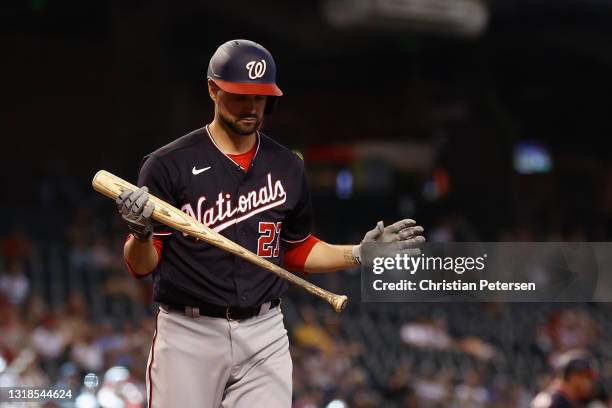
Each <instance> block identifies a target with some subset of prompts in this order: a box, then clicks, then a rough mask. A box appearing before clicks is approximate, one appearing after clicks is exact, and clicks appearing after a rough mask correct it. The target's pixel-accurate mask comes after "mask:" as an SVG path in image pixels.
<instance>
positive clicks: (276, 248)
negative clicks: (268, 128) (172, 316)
mask: <svg viewBox="0 0 612 408" xmlns="http://www.w3.org/2000/svg"><path fill="white" fill-rule="evenodd" d="M256 143H257V148H256V149H257V150H256V152H255V156H254V157H253V160H252V162H251V167H250V168H249V169H248V171H247V172H245V171H244V170H243V169H242V168H241V167H240V166H239V165H238V164H237V163H235V162H234V161H233V160H232V159H231V158H230V157H229V156H227V155H226V154H225V153H223V152H222V151H221V150H220V149H219V147H218V146H217V145H216V144H215V141H214V139H213V138H212V137H211V135H210V133H209V131H208V126H206V127H204V128H201V129H198V130H195V131H193V132H191V133H189V134H187V135H185V136H183V137H181V138H179V139H177V140H175V141H174V142H172V143H170V144H168V145H166V146H164V147H162V148H160V149H158V150H156V151H155V152H153V153H151V154H149V155H147V156H145V157H144V159H143V162H142V164H141V166H140V171H139V177H138V185H139V186H147V187H148V188H149V192H150V193H151V194H153V195H155V196H156V197H158V198H160V199H162V200H164V201H166V202H168V203H170V204H172V205H173V206H175V207H177V208H180V209H181V210H182V211H183V212H185V213H187V214H189V215H191V216H193V217H194V218H196V219H197V220H199V221H200V222H202V223H204V224H206V225H207V226H208V227H209V228H211V229H213V230H214V231H216V232H218V233H220V234H222V235H224V236H226V237H227V238H229V239H230V240H232V241H234V242H236V243H237V244H239V245H241V246H243V247H244V248H246V249H248V250H249V251H251V252H254V253H256V254H258V255H259V256H262V257H264V258H266V259H267V260H269V261H270V262H272V263H274V264H277V265H281V264H282V260H283V252H284V247H285V246H286V244H287V243H297V242H300V241H303V240H305V239H307V238H308V236H309V235H310V229H311V222H312V208H311V204H310V194H309V191H308V187H307V185H306V180H305V177H304V163H303V161H302V160H301V159H300V158H299V157H298V156H297V155H296V154H295V153H293V152H292V151H290V150H288V149H287V148H285V147H283V146H281V145H280V144H278V143H276V142H275V141H273V140H272V139H270V138H269V137H267V136H266V135H264V134H263V133H261V132H258V133H257V141H256ZM154 228H155V232H154V234H155V235H156V236H157V237H160V238H162V239H163V241H164V250H163V254H162V257H161V260H160V263H159V265H158V266H157V268H156V269H155V270H154V271H153V280H154V284H155V291H154V298H155V300H156V301H158V302H161V303H179V304H197V302H198V301H204V302H208V303H213V304H217V305H221V306H242V307H245V306H257V305H260V304H262V303H263V302H266V301H268V300H272V299H275V298H278V297H280V296H281V295H282V294H283V293H284V292H285V291H286V289H287V283H286V281H285V280H283V279H281V278H279V277H277V276H276V275H274V274H273V273H271V272H269V271H267V270H265V269H262V268H260V267H258V266H256V265H253V264H251V263H249V262H247V261H245V260H242V259H241V258H239V257H237V256H235V255H232V254H230V253H228V252H226V251H223V250H221V249H218V248H216V247H214V246H212V245H210V244H208V243H206V242H203V241H198V240H196V239H194V238H192V237H189V236H186V235H184V234H183V233H180V232H178V231H175V230H172V229H171V228H169V227H166V226H164V225H162V224H159V223H154Z"/></svg>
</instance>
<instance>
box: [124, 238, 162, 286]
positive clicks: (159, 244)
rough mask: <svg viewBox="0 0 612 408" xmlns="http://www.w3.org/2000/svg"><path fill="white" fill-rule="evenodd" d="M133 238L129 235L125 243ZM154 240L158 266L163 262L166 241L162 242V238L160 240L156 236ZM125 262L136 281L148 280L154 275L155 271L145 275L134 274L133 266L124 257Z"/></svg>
mask: <svg viewBox="0 0 612 408" xmlns="http://www.w3.org/2000/svg"><path fill="white" fill-rule="evenodd" d="M131 237H132V234H128V236H127V238H126V239H125V242H127V241H128V240H129V239H130V238H131ZM152 239H153V246H154V247H155V251H157V265H159V261H160V260H161V257H162V250H163V249H164V241H162V239H161V238H158V237H156V236H153V238H152ZM123 262H125V266H126V267H127V270H128V272H130V274H131V275H132V276H133V277H134V278H136V279H142V278H146V277H147V276H149V275H150V274H151V273H153V271H151V272H149V273H147V274H144V275H140V274H137V273H136V272H134V269H133V268H132V265H130V263H129V262H128V260H127V259H126V258H125V257H123ZM156 267H157V266H156ZM153 270H155V269H153Z"/></svg>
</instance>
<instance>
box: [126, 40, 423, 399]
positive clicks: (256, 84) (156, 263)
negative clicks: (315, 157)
mask: <svg viewBox="0 0 612 408" xmlns="http://www.w3.org/2000/svg"><path fill="white" fill-rule="evenodd" d="M207 76H208V92H209V95H210V98H211V99H212V100H213V102H214V104H215V115H214V118H213V120H212V122H211V123H209V124H207V125H206V126H204V127H203V128H201V129H197V130H194V131H193V132H191V133H189V134H187V135H185V136H183V137H180V138H178V139H176V140H175V141H173V142H172V143H170V144H168V145H166V146H164V147H161V148H160V149H158V150H156V151H155V152H153V153H151V154H149V155H147V156H145V157H144V159H143V161H142V163H141V166H140V171H139V176H138V185H139V186H142V187H140V188H138V189H137V190H136V191H125V192H124V193H123V194H121V195H120V196H119V198H118V199H117V205H118V209H119V212H120V214H121V216H122V217H123V219H124V220H125V222H126V223H127V225H128V227H129V229H130V231H131V234H130V235H129V236H128V239H127V241H126V243H125V247H124V258H125V261H126V264H127V267H128V269H129V270H130V272H131V273H132V274H133V275H134V276H135V277H137V278H141V277H144V276H147V275H149V274H153V281H154V298H155V300H156V301H157V302H159V303H160V308H159V311H158V314H157V320H156V322H157V323H156V330H155V334H154V335H153V342H152V346H151V350H150V355H149V361H148V365H147V388H148V403H149V407H199V408H200V407H249V408H250V407H283V408H286V407H290V406H291V391H292V383H291V371H292V363H291V357H290V355H289V342H288V338H287V331H286V330H285V327H284V325H283V315H282V312H281V308H280V304H281V300H280V299H281V297H282V295H283V294H284V293H285V291H286V289H287V283H286V282H285V281H284V280H283V279H280V278H279V277H277V276H276V275H274V274H272V273H270V272H268V271H266V270H264V269H262V268H260V267H258V266H255V265H253V264H250V263H248V262H246V261H244V260H242V259H241V258H239V257H236V256H234V255H231V254H229V253H227V252H225V251H223V250H220V249H218V248H216V247H214V246H211V245H209V244H208V243H204V242H201V241H198V240H195V239H193V238H191V237H189V236H186V235H183V234H182V233H180V232H177V231H173V230H171V229H169V228H168V227H166V226H164V225H162V224H159V223H156V222H154V221H152V220H151V218H150V217H151V214H152V212H153V208H154V207H153V203H152V202H151V203H149V205H147V202H148V197H149V196H148V192H151V193H152V194H154V195H155V196H157V197H159V198H161V199H162V200H165V201H167V202H168V203H170V204H172V205H174V206H175V207H177V208H181V210H182V211H184V212H186V213H187V214H189V215H191V216H193V217H195V218H196V219H198V220H199V221H201V222H202V223H204V224H206V225H207V226H208V227H209V228H211V229H213V230H214V231H216V232H219V233H221V234H223V235H224V236H226V237H227V238H229V239H231V240H232V241H234V242H237V243H238V244H240V245H242V246H243V247H245V248H247V249H249V250H250V251H252V252H254V253H256V254H257V255H259V256H261V257H264V258H266V259H268V260H269V261H270V262H273V263H275V264H278V265H284V266H285V267H286V268H289V269H292V270H300V271H306V272H331V271H336V270H339V269H344V268H348V267H353V266H354V265H356V264H357V263H358V262H359V256H360V245H331V244H328V243H326V242H324V241H322V240H320V239H318V238H316V237H315V236H313V235H312V234H311V223H312V210H311V204H310V194H309V191H308V186H307V185H306V181H305V177H304V163H303V161H302V160H301V159H300V158H299V157H298V156H297V155H295V154H294V153H293V152H292V151H291V150H288V149H287V148H285V147H283V146H281V145H279V144H278V143H276V142H275V141H274V140H272V139H271V138H269V137H268V136H267V135H265V134H264V133H262V132H261V131H260V128H261V126H262V122H263V119H264V114H265V113H269V112H270V111H271V109H272V107H273V105H274V102H275V98H278V97H279V96H281V95H282V92H281V90H280V89H279V87H278V86H277V85H276V66H275V63H274V60H273V58H272V55H271V54H270V53H269V52H268V51H267V50H266V49H265V48H264V47H262V46H261V45H259V44H257V43H254V42H252V41H247V40H232V41H228V42H226V43H225V44H223V45H221V46H220V47H219V48H218V49H217V51H216V52H215V53H214V55H213V56H212V58H211V60H210V63H209V66H208V73H207ZM422 232H423V228H421V227H420V226H417V225H416V224H415V222H414V221H413V220H402V221H399V222H397V223H395V224H393V225H391V226H388V227H384V225H383V223H382V222H379V223H378V224H377V225H376V227H375V228H374V229H373V230H372V231H369V232H368V233H367V234H366V235H365V238H364V241H365V242H372V241H376V242H397V243H398V244H399V247H401V248H408V247H411V246H414V245H415V244H418V243H420V242H423V241H424V238H423V237H422V236H421V235H420V234H421V233H422Z"/></svg>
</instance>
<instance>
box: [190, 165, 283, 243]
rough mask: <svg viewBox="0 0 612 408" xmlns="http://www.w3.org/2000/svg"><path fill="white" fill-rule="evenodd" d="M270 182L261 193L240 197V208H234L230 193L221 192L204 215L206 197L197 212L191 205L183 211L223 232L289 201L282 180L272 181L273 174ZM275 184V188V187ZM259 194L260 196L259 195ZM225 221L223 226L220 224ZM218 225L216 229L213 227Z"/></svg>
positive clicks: (200, 201)
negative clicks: (231, 226)
mask: <svg viewBox="0 0 612 408" xmlns="http://www.w3.org/2000/svg"><path fill="white" fill-rule="evenodd" d="M267 180H268V182H267V184H266V185H265V186H263V187H261V188H260V189H259V191H257V190H252V191H249V192H248V193H247V194H245V195H239V196H238V200H237V203H238V206H237V207H233V206H232V199H231V195H230V194H229V193H224V192H220V193H219V195H218V198H217V201H215V204H216V205H214V206H212V207H210V208H208V209H207V210H206V211H204V212H203V213H202V210H203V207H204V206H205V202H206V196H202V197H200V198H199V199H198V204H197V205H196V209H197V211H194V210H193V207H192V206H191V204H190V203H186V204H183V206H182V207H181V210H182V211H183V212H185V213H187V214H188V215H190V216H192V217H194V218H195V219H197V220H198V221H200V222H201V223H203V224H204V225H206V226H207V227H209V228H212V229H213V231H215V232H220V231H223V230H224V229H225V228H227V227H229V226H230V225H233V224H237V223H239V222H241V221H243V220H246V219H247V218H250V217H252V216H254V215H255V214H259V213H260V212H262V211H265V210H268V209H270V208H274V207H277V206H279V205H282V204H283V203H284V202H285V201H286V200H287V193H285V189H284V188H283V183H281V181H280V180H276V181H275V182H273V181H272V174H271V173H268V179H267ZM273 184H274V186H273ZM258 193H259V194H258ZM224 220H227V221H225V222H223V223H222V224H218V223H220V222H222V221H224ZM215 224H218V225H216V226H215V227H214V228H213V226H214V225H215Z"/></svg>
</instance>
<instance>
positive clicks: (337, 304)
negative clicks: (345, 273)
mask: <svg viewBox="0 0 612 408" xmlns="http://www.w3.org/2000/svg"><path fill="white" fill-rule="evenodd" d="M347 303H348V298H347V297H346V296H345V295H338V296H334V299H333V300H332V306H333V307H334V310H335V311H336V312H338V313H340V312H341V311H343V310H344V308H345V307H346V304H347Z"/></svg>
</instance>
